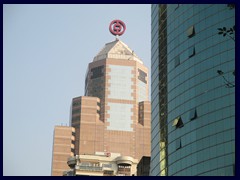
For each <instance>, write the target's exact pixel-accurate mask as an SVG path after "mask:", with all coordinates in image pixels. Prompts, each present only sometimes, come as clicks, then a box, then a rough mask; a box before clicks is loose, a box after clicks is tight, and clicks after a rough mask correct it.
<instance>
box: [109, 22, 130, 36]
mask: <svg viewBox="0 0 240 180" xmlns="http://www.w3.org/2000/svg"><path fill="white" fill-rule="evenodd" d="M125 30H126V25H125V24H124V22H122V21H121V20H113V21H112V22H111V23H110V25H109V31H110V32H111V33H112V34H113V35H114V36H116V35H118V36H121V35H122V34H123V33H124V32H125Z"/></svg>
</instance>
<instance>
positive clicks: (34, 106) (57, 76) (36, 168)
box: [3, 4, 151, 176]
mask: <svg viewBox="0 0 240 180" xmlns="http://www.w3.org/2000/svg"><path fill="white" fill-rule="evenodd" d="M114 19H120V20H122V21H123V22H125V24H126V26H127V29H126V31H125V33H124V35H122V36H121V37H120V39H121V40H122V41H123V42H124V43H126V44H127V45H128V46H129V47H130V48H131V49H133V50H134V52H135V53H136V54H137V55H138V56H139V57H140V58H141V59H142V60H143V62H144V64H145V65H146V66H147V67H148V68H149V70H150V64H151V62H150V61H151V60H150V56H151V52H150V44H151V30H150V28H151V6H150V4H145V5H144V4H143V5H137V4H133V5H130V4H127V5H108V4H103V5H82V4H78V5H37V4H35V5H24V4H21V5H8V4H5V5H3V175H46V176H47V175H50V174H51V160H52V143H53V130H54V126H55V125H61V124H63V125H66V124H67V125H68V124H69V113H70V112H69V111H70V103H71V100H72V98H73V97H77V96H82V95H84V81H85V73H86V69H87V65H88V63H90V62H91V61H92V60H93V57H94V56H95V55H96V54H97V53H98V52H99V51H100V50H101V49H102V48H103V47H104V45H105V43H108V42H111V41H114V40H115V37H114V36H113V35H112V34H111V33H110V32H109V30H108V27H109V24H110V22H111V21H112V20H114Z"/></svg>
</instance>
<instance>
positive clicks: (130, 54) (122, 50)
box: [93, 39, 143, 64]
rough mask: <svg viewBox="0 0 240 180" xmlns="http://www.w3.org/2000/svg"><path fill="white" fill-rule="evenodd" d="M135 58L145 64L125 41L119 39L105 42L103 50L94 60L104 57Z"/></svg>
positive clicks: (134, 59)
mask: <svg viewBox="0 0 240 180" xmlns="http://www.w3.org/2000/svg"><path fill="white" fill-rule="evenodd" d="M106 58H111V59H123V60H131V61H132V60H133V61H137V62H139V63H141V64H143V62H142V60H141V59H140V58H139V57H138V56H137V55H136V54H135V53H134V51H133V50H131V49H130V48H129V47H128V46H127V45H126V44H125V43H124V42H122V41H121V40H119V39H116V40H115V41H112V42H110V43H107V44H105V46H104V47H103V48H102V50H101V51H100V52H99V53H98V54H97V55H96V56H95V57H94V59H93V61H99V60H102V59H106Z"/></svg>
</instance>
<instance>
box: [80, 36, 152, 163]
mask: <svg viewBox="0 0 240 180" xmlns="http://www.w3.org/2000/svg"><path fill="white" fill-rule="evenodd" d="M129 52H130V50H129V49H128V48H126V45H124V43H122V42H121V41H119V40H116V41H114V42H111V43H108V44H106V47H105V48H103V50H101V52H100V53H99V54H98V55H97V56H96V57H95V58H94V61H93V62H91V63H89V66H88V71H87V76H86V80H85V85H86V87H85V95H86V96H92V97H98V98H99V100H100V103H99V105H100V111H99V114H100V116H99V119H98V118H96V125H90V124H88V125H89V126H87V124H86V122H87V121H82V122H81V123H80V124H81V125H80V131H81V132H85V133H86V134H85V133H83V134H84V135H81V138H82V143H85V144H88V146H87V147H88V149H86V151H83V149H84V148H83V146H81V147H82V150H80V151H79V153H78V154H82V153H90V154H93V153H94V152H96V151H103V152H111V153H120V154H121V155H122V156H131V157H133V158H136V159H139V160H140V159H141V158H142V156H150V146H151V145H150V142H151V139H150V131H151V130H150V119H151V113H150V111H151V105H150V102H149V96H148V87H149V82H148V79H149V77H148V69H147V67H146V66H144V65H143V63H142V61H141V60H139V59H138V58H137V57H136V56H135V54H131V53H132V51H131V53H129ZM119 53H120V54H121V53H125V54H127V55H123V56H122V55H119ZM126 58H127V59H126ZM136 59H137V60H136ZM140 104H141V106H140ZM140 107H141V108H142V109H140ZM140 116H141V117H140ZM93 119H94V118H93ZM82 123H83V124H85V125H84V127H85V128H87V127H88V129H89V130H86V129H85V128H83V125H82ZM90 126H91V127H90ZM102 128H103V129H102ZM94 130H95V132H94ZM90 132H91V138H92V139H90V137H89V135H88V134H89V133H90ZM96 132H97V133H96ZM94 136H95V140H94Z"/></svg>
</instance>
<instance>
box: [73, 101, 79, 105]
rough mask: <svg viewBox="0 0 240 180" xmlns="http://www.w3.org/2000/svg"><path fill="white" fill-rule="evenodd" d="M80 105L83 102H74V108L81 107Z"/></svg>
mask: <svg viewBox="0 0 240 180" xmlns="http://www.w3.org/2000/svg"><path fill="white" fill-rule="evenodd" d="M79 105H81V101H75V102H73V106H79Z"/></svg>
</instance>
